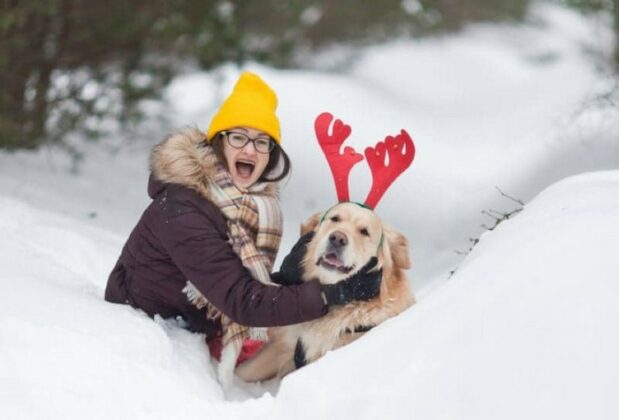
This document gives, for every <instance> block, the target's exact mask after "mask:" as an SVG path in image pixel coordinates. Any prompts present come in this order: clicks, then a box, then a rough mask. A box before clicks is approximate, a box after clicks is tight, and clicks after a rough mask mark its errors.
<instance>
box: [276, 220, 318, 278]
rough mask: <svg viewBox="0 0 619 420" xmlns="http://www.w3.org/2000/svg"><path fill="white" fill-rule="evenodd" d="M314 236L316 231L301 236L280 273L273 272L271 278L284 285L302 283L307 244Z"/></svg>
mask: <svg viewBox="0 0 619 420" xmlns="http://www.w3.org/2000/svg"><path fill="white" fill-rule="evenodd" d="M313 237H314V232H309V233H306V234H305V235H303V236H301V237H300V238H299V240H298V241H297V243H296V244H294V246H293V247H292V249H291V250H290V253H289V254H288V255H286V257H284V261H283V262H282V265H281V267H280V268H279V272H278V273H273V274H272V275H271V279H272V280H273V281H274V282H275V283H278V284H281V285H282V286H290V285H292V284H301V283H302V282H303V281H302V280H301V277H302V276H303V268H302V267H301V262H302V261H303V258H304V257H305V251H306V250H307V244H309V242H310V241H311V240H312V238H313Z"/></svg>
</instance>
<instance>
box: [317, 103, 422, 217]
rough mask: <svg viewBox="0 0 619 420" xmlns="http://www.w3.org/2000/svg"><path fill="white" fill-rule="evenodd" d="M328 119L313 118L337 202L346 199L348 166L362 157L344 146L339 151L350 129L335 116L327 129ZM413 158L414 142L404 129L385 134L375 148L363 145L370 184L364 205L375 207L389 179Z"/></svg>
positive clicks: (399, 172) (330, 117)
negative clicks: (395, 133)
mask: <svg viewBox="0 0 619 420" xmlns="http://www.w3.org/2000/svg"><path fill="white" fill-rule="evenodd" d="M332 121H333V115H331V114H330V113H328V112H323V113H322V114H320V115H319V116H318V117H316V121H315V122H314V129H315V131H316V138H317V139H318V143H319V144H320V148H321V149H322V152H323V153H324V155H325V157H326V158H327V162H328V163H329V167H330V168H331V173H332V174H333V181H334V182H335V190H336V192H337V198H338V201H339V202H342V201H349V190H348V176H349V175H350V171H351V169H352V167H353V166H355V165H356V164H357V163H359V162H360V161H362V160H363V156H362V155H360V154H359V153H357V152H356V151H355V149H353V148H352V147H350V146H346V147H345V148H344V150H343V151H342V153H340V149H341V146H342V144H343V143H344V141H345V140H346V139H347V138H348V136H349V135H350V133H351V131H352V130H351V128H350V126H349V125H346V124H344V123H343V122H342V121H341V120H339V119H336V120H335V121H333V127H332V130H329V128H330V127H331V122H332ZM414 157H415V145H414V144H413V140H412V139H411V137H410V136H409V135H408V133H407V132H406V131H405V130H401V131H400V134H398V135H396V136H395V137H393V136H387V137H385V140H384V141H379V142H378V143H376V146H375V147H368V148H366V149H365V159H366V160H367V162H368V165H369V166H370V171H371V172H372V187H371V188H370V192H369V193H368V196H367V198H366V199H365V202H364V204H365V205H366V206H367V207H369V208H371V209H374V208H376V206H377V205H378V202H379V201H380V199H381V198H382V196H383V195H384V194H385V192H386V191H387V189H389V187H390V186H391V184H392V183H393V181H395V180H396V178H397V177H398V176H400V174H402V172H404V171H405V170H406V169H407V168H408V167H409V166H410V165H411V163H413V158H414ZM386 158H388V159H386Z"/></svg>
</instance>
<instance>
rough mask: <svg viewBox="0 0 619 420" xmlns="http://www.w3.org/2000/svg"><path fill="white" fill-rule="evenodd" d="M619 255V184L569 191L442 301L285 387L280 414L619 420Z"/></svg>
mask: <svg viewBox="0 0 619 420" xmlns="http://www.w3.org/2000/svg"><path fill="white" fill-rule="evenodd" d="M618 251H619V172H617V171H615V172H601V173H591V174H586V175H582V176H578V177H574V178H570V179H567V180H565V181H562V182H560V183H558V184H556V185H554V186H552V187H551V188H549V189H548V190H547V191H544V192H543V193H542V194H541V195H540V196H539V197H537V198H536V199H535V200H534V201H533V202H531V203H530V204H529V205H527V207H526V209H525V210H524V212H523V213H522V214H521V215H519V216H518V217H516V218H515V219H513V220H511V221H508V222H505V223H503V224H501V225H499V227H497V229H496V230H495V231H493V232H492V233H488V234H486V235H484V236H483V238H482V240H481V242H480V243H479V245H478V246H477V247H476V248H475V249H474V251H473V252H472V253H471V254H470V255H469V256H468V257H467V258H466V260H465V263H464V264H463V266H462V267H461V268H460V269H459V270H458V272H457V273H456V274H455V275H454V276H453V277H452V279H451V281H450V282H448V283H447V284H446V285H444V286H443V287H442V288H440V289H439V290H437V291H435V292H434V293H433V294H431V295H429V296H427V297H426V298H425V299H424V300H423V301H422V302H420V303H419V304H417V305H416V306H414V307H412V308H411V309H409V310H408V311H407V312H405V313H404V314H403V315H402V316H400V317H398V318H396V319H393V320H392V321H390V322H388V323H386V324H384V325H383V326H382V327H380V328H378V329H376V330H373V331H371V332H370V333H369V334H367V335H366V336H365V337H364V338H363V339H362V340H360V341H359V342H358V343H357V344H356V345H354V346H349V347H347V348H344V349H342V350H339V351H336V352H333V353H331V354H329V355H328V356H327V357H325V358H324V359H323V360H322V361H321V363H318V364H315V365H313V366H310V367H308V368H306V369H303V370H302V371H299V372H298V373H297V374H295V375H293V376H290V377H289V378H287V379H285V380H284V381H283V383H282V386H281V390H280V393H279V394H278V396H277V400H276V402H275V407H276V408H277V410H278V411H277V412H278V414H281V415H282V417H283V415H284V414H285V413H289V412H290V411H289V410H290V409H291V408H292V407H295V406H296V407H297V408H299V409H300V408H301V407H303V409H302V411H301V413H302V415H301V418H307V419H310V418H330V417H331V418H346V417H347V415H349V414H350V413H352V412H354V413H357V414H359V417H357V418H367V419H376V418H390V419H391V418H402V419H405V418H420V419H562V420H565V419H582V418H595V419H612V418H617V416H619V401H618V400H617V398H616V394H615V390H617V389H619V361H618V360H617V356H616V355H617V354H619V331H618V330H617V328H616V323H617V320H618V319H619V305H617V297H618V296H619V280H618V279H617V273H618V272H619V258H617V252H618ZM310 401H314V402H315V403H308V402H310Z"/></svg>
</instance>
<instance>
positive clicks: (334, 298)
mask: <svg viewBox="0 0 619 420" xmlns="http://www.w3.org/2000/svg"><path fill="white" fill-rule="evenodd" d="M377 263H378V259H377V258H376V257H372V258H371V259H370V261H368V263H367V264H366V265H365V266H363V268H361V270H359V271H358V272H356V273H355V274H353V275H352V276H350V277H348V278H346V279H344V280H341V281H339V282H337V283H335V284H325V285H322V286H321V288H322V293H323V294H324V298H325V301H326V302H327V305H328V306H332V305H344V304H346V303H350V302H353V301H364V300H370V299H373V298H375V297H376V296H378V294H379V293H380V284H381V281H382V278H383V270H382V269H380V270H375V268H376V264H377Z"/></svg>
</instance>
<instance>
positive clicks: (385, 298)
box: [236, 203, 414, 382]
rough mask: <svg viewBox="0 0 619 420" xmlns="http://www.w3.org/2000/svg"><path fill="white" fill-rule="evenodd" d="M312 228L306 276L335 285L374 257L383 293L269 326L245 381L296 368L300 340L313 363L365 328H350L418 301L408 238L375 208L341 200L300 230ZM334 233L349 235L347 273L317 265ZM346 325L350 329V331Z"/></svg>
mask: <svg viewBox="0 0 619 420" xmlns="http://www.w3.org/2000/svg"><path fill="white" fill-rule="evenodd" d="M309 231H314V232H315V235H314V237H313V238H312V240H311V242H310V243H309V244H308V247H307V252H306V255H305V258H304V260H303V268H304V276H303V280H304V281H308V280H309V279H312V278H318V279H319V280H320V282H321V283H323V284H332V283H335V282H337V281H339V280H342V279H344V278H346V277H348V276H350V275H351V274H352V273H354V272H356V271H358V270H359V269H360V268H361V267H362V266H364V265H365V263H366V262H367V261H368V260H369V259H370V258H371V257H373V256H377V257H378V267H379V268H382V270H383V277H382V283H381V289H380V294H379V296H377V297H376V298H374V299H372V300H370V301H365V302H353V303H349V304H346V305H342V306H335V307H331V308H330V309H329V312H328V314H327V315H325V316H324V317H322V318H319V319H317V320H314V321H309V322H304V323H301V324H296V325H291V326H287V327H278V328H271V329H270V330H269V342H268V343H266V344H265V345H264V346H263V348H262V349H261V350H260V351H259V352H258V354H256V356H254V357H253V358H252V359H250V360H249V361H247V362H245V363H243V364H242V365H240V366H239V367H238V368H237V370H236V373H237V374H238V375H239V376H240V377H241V378H242V379H244V380H245V381H249V382H251V381H262V380H266V379H269V378H272V377H274V376H279V377H282V376H284V375H286V374H288V373H290V372H291V371H293V370H294V369H295V365H294V360H293V356H294V349H295V346H296V344H297V340H299V339H300V340H301V342H302V343H303V347H304V349H305V359H306V361H307V363H311V362H313V361H315V360H317V359H318V358H320V357H322V356H323V355H324V354H325V353H326V352H328V351H330V350H334V349H336V348H338V347H341V346H343V345H346V344H348V343H350V342H352V341H354V340H355V339H357V338H359V337H360V336H361V335H363V333H351V332H350V331H353V330H354V329H355V327H361V326H375V325H378V324H380V323H381V322H383V321H385V320H386V319H388V318H391V317H393V316H395V315H397V314H399V313H400V312H402V311H403V310H405V309H406V308H408V307H409V306H410V305H412V304H413V303H414V298H413V296H412V293H411V291H410V288H409V283H408V280H407V278H406V276H405V272H404V270H406V269H408V268H410V260H409V253H408V241H407V240H406V238H405V237H404V236H403V235H402V234H400V233H398V232H395V231H394V230H392V229H391V228H390V227H389V226H387V225H386V224H384V223H383V222H382V221H381V220H380V219H379V218H378V216H377V215H376V213H374V212H373V211H371V210H369V209H366V208H363V207H361V206H359V205H357V204H355V203H340V204H338V205H336V206H334V207H332V208H331V209H329V210H328V211H327V212H326V214H324V215H321V214H315V215H313V216H312V217H310V218H309V219H308V220H307V221H306V222H305V223H304V224H303V225H302V227H301V234H305V233H307V232H309ZM334 232H338V234H340V235H344V236H345V237H346V238H347V245H346V246H345V250H343V251H342V253H341V257H342V258H341V259H342V262H343V263H344V265H345V266H347V267H351V270H350V271H348V272H346V273H344V272H339V271H338V270H333V269H328V267H327V268H325V267H324V265H322V264H318V262H319V261H320V258H321V256H323V255H324V254H325V252H326V249H327V247H328V242H329V238H330V236H331V235H333V233H334ZM347 330H348V332H347Z"/></svg>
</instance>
